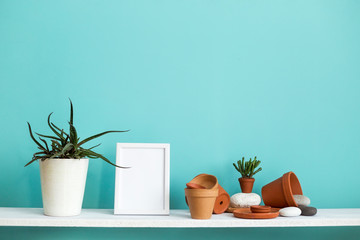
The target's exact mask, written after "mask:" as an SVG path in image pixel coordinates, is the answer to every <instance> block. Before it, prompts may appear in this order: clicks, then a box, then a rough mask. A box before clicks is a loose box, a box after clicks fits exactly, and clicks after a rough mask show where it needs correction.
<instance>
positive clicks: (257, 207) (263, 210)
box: [250, 205, 271, 213]
mask: <svg viewBox="0 0 360 240" xmlns="http://www.w3.org/2000/svg"><path fill="white" fill-rule="evenodd" d="M250 210H251V212H253V213H268V212H270V211H271V207H270V206H260V205H254V206H250Z"/></svg>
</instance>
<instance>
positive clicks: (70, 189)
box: [39, 159, 89, 217]
mask: <svg viewBox="0 0 360 240" xmlns="http://www.w3.org/2000/svg"><path fill="white" fill-rule="evenodd" d="M39 162H40V178H41V192H42V199H43V206H44V214H45V215H48V216H54V217H66V216H76V215H79V214H80V213H81V207H82V202H83V197H84V190H85V183H86V175H87V170H88V165H89V159H46V160H44V161H41V160H40V161H39Z"/></svg>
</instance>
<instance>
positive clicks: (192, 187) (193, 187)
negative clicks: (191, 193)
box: [186, 182, 205, 189]
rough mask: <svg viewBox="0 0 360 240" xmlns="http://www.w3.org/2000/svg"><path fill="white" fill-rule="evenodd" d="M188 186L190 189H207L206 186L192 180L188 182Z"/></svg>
mask: <svg viewBox="0 0 360 240" xmlns="http://www.w3.org/2000/svg"><path fill="white" fill-rule="evenodd" d="M186 187H187V188H189V189H205V187H204V186H202V185H200V184H197V183H192V182H189V183H187V184H186Z"/></svg>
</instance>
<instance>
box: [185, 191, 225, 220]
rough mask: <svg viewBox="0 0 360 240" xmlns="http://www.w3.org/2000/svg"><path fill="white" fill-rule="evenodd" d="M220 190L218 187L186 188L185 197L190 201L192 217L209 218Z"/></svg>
mask: <svg viewBox="0 0 360 240" xmlns="http://www.w3.org/2000/svg"><path fill="white" fill-rule="evenodd" d="M218 194H219V190H218V189H217V188H216V189H188V188H185V197H186V199H187V201H188V203H189V209H190V214H191V218H194V219H209V218H211V215H212V213H213V209H214V204H215V200H216V197H217V196H218Z"/></svg>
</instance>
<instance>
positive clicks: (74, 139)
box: [25, 100, 128, 216]
mask: <svg viewBox="0 0 360 240" xmlns="http://www.w3.org/2000/svg"><path fill="white" fill-rule="evenodd" d="M51 115H52V113H50V115H49V116H48V119H47V123H48V125H49V128H50V129H51V131H52V132H53V133H54V135H43V134H39V133H36V134H37V135H38V137H39V140H36V139H35V137H34V135H33V132H32V129H31V126H30V124H29V123H28V127H29V132H30V137H31V139H32V140H33V141H34V142H35V143H36V145H37V147H38V149H39V150H40V151H38V152H36V153H34V155H33V157H32V160H31V161H30V162H28V163H27V164H26V165H25V167H26V166H28V165H29V164H31V163H33V162H34V161H36V160H40V161H39V163H40V179H41V192H42V199H43V207H44V214H45V215H48V216H75V215H79V214H80V212H81V207H82V202H83V196H84V190H85V183H86V175H87V169H88V163H89V158H100V159H102V160H104V161H105V162H107V163H109V164H111V165H113V166H115V167H119V168H124V167H121V166H117V165H115V164H114V163H112V162H111V161H110V160H108V159H107V158H106V157H104V156H103V155H101V154H99V153H96V152H94V151H93V148H95V147H97V146H99V145H100V144H98V145H95V146H93V147H90V148H86V147H84V144H85V143H88V142H89V141H91V140H93V139H95V138H98V137H100V136H102V135H105V134H108V133H113V132H127V131H128V130H126V131H106V132H102V133H99V134H96V135H93V136H91V137H88V138H85V139H83V140H81V139H80V138H79V137H78V135H77V131H76V129H75V126H74V122H73V116H74V115H73V105H72V102H71V100H70V121H69V122H68V123H69V132H68V133H67V132H65V131H64V129H61V128H59V127H57V126H56V125H55V124H54V123H52V122H51ZM46 139H47V140H48V141H46Z"/></svg>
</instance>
